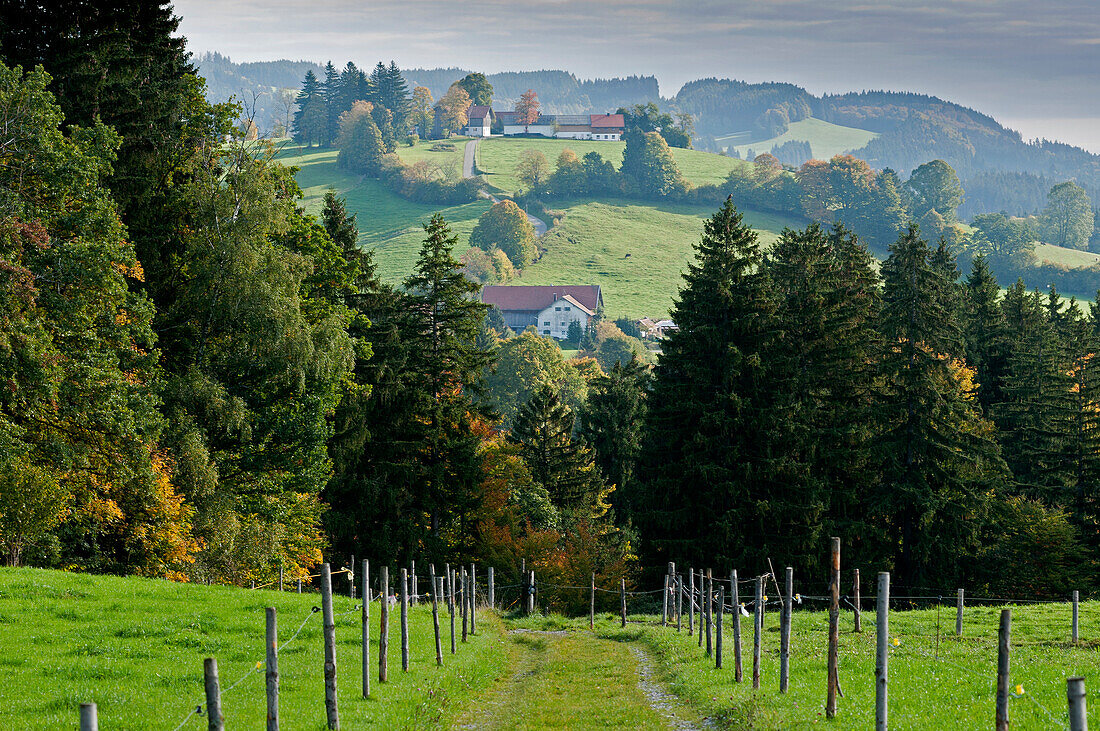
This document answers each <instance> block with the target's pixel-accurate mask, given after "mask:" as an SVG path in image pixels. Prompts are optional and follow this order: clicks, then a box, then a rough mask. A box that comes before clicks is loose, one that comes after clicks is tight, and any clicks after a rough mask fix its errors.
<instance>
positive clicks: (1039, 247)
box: [1035, 243, 1100, 269]
mask: <svg viewBox="0 0 1100 731" xmlns="http://www.w3.org/2000/svg"><path fill="white" fill-rule="evenodd" d="M1035 259H1036V261H1038V262H1039V263H1040V264H1051V265H1053V266H1062V267H1066V268H1067V269H1082V268H1085V267H1091V266H1095V265H1097V264H1100V254H1097V253H1095V252H1092V251H1082V250H1080V249H1068V248H1066V247H1064V246H1055V245H1054V244H1043V243H1038V244H1035Z"/></svg>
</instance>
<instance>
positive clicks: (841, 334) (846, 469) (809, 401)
mask: <svg viewBox="0 0 1100 731" xmlns="http://www.w3.org/2000/svg"><path fill="white" fill-rule="evenodd" d="M765 271H766V273H767V275H768V277H769V278H770V281H771V283H772V286H773V287H774V290H775V297H776V302H777V307H778V310H777V314H776V322H777V337H776V339H775V341H774V342H773V343H772V347H771V348H770V349H769V351H768V353H767V362H768V368H769V380H770V388H771V390H772V394H771V397H770V398H771V400H772V403H773V409H774V412H775V414H776V418H775V419H774V424H773V426H771V427H770V439H771V441H772V447H771V450H772V452H773V453H775V454H778V455H782V456H783V462H782V467H783V469H782V471H781V472H780V475H781V478H780V479H777V480H775V482H774V485H773V487H772V489H771V491H770V494H769V495H768V498H767V499H768V503H769V512H770V515H771V520H772V522H773V524H774V526H775V529H774V530H775V533H776V534H777V535H783V536H786V539H785V540H784V541H782V543H781V544H780V545H778V546H777V547H776V548H777V549H778V553H777V554H776V555H775V557H776V558H781V559H782V560H783V561H785V562H786V563H787V565H792V566H795V567H796V570H797V571H813V570H815V569H816V568H818V567H819V565H820V564H821V556H822V552H821V545H822V543H821V542H822V540H823V538H824V537H825V536H829V535H839V536H841V537H842V539H843V540H844V543H845V545H846V546H849V549H850V550H851V551H854V555H863V556H868V553H869V552H870V553H871V554H873V552H874V549H875V542H874V541H873V540H872V536H873V530H872V528H871V526H870V525H869V524H868V521H866V520H865V519H862V518H861V517H860V516H861V511H860V510H859V506H861V505H863V504H865V503H866V502H867V498H868V495H869V492H870V488H871V485H873V484H874V482H875V475H874V473H873V470H872V469H871V459H870V447H871V444H872V440H873V437H874V434H875V432H874V428H873V423H874V418H873V416H874V412H873V406H874V402H875V391H874V384H875V374H874V364H875V362H876V360H877V359H878V354H879V348H880V343H879V338H878V336H877V333H876V331H875V325H876V322H877V316H878V311H879V308H880V306H881V302H880V294H879V286H878V285H879V280H878V276H877V275H876V273H875V271H874V268H873V267H872V259H871V256H870V254H869V253H868V252H867V250H866V249H865V248H864V247H863V246H862V245H861V244H860V243H859V242H858V241H857V240H856V239H855V238H854V237H853V236H852V235H851V234H850V233H849V232H847V231H846V230H845V229H843V228H842V227H840V226H837V227H835V228H834V229H833V230H832V231H831V232H825V231H823V230H822V229H821V227H820V226H819V225H817V224H814V225H811V226H810V227H808V228H807V229H806V230H805V231H791V230H787V231H784V232H783V235H782V236H781V237H780V239H779V241H778V242H776V244H775V245H774V246H773V247H772V249H771V250H770V251H769V252H768V256H767V259H766V262H765ZM868 557H870V556H868Z"/></svg>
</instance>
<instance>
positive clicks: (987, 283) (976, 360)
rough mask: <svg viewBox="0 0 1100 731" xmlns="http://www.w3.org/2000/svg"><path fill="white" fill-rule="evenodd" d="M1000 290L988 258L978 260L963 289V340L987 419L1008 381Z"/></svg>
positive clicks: (983, 257) (979, 400)
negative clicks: (1004, 380) (1004, 384)
mask: <svg viewBox="0 0 1100 731" xmlns="http://www.w3.org/2000/svg"><path fill="white" fill-rule="evenodd" d="M1000 296H1001V292H1000V287H999V286H998V284H997V279H996V278H995V277H994V276H993V272H992V271H991V270H990V268H989V265H988V264H987V263H986V259H985V256H983V255H982V254H979V255H978V256H976V257H974V261H973V263H972V265H971V270H970V275H969V276H968V277H967V278H966V283H965V285H964V287H963V336H964V338H965V341H966V362H967V363H969V364H970V366H971V367H972V368H974V371H975V377H976V378H977V380H978V403H979V404H980V405H981V407H982V414H983V415H984V416H985V417H986V418H990V417H992V406H993V404H994V403H996V402H998V401H1000V399H1001V379H1002V378H1003V377H1004V346H1005V342H1004V341H1005V317H1004V312H1003V311H1002V310H1001V306H1000Z"/></svg>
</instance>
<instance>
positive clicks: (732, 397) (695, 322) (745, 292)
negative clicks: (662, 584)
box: [638, 199, 774, 565]
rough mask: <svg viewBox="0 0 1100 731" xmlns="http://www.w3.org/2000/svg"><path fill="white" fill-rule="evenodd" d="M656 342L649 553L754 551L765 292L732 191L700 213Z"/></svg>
mask: <svg viewBox="0 0 1100 731" xmlns="http://www.w3.org/2000/svg"><path fill="white" fill-rule="evenodd" d="M695 252H696V257H695V261H694V262H693V263H692V264H690V265H689V267H688V271H687V273H686V274H685V275H684V288H683V289H682V290H681V292H680V296H679V299H678V300H677V302H676V303H675V306H674V309H673V312H672V319H673V320H674V321H675V322H676V324H677V326H678V327H679V330H678V331H676V332H673V333H672V334H671V335H670V336H669V337H668V338H667V339H666V340H665V341H664V343H663V349H664V355H662V357H661V359H660V361H659V363H658V364H657V367H656V370H655V377H654V385H653V392H652V394H651V397H650V399H649V403H650V408H649V417H648V419H647V422H646V449H645V450H644V455H645V457H644V458H643V464H644V474H645V477H646V482H645V486H644V494H643V497H642V498H641V499H640V500H639V504H640V505H644V506H645V509H644V510H643V511H640V512H639V514H638V520H639V526H640V527H641V528H642V529H643V530H642V535H644V536H646V537H647V538H646V540H647V541H648V551H647V553H648V557H647V561H646V562H647V563H649V564H650V565H658V564H660V563H662V562H664V561H666V560H674V561H680V562H683V561H693V562H698V564H699V565H701V564H702V562H704V561H706V562H718V563H728V562H731V561H732V562H734V563H737V564H739V565H748V563H749V559H750V558H757V559H758V558H761V556H762V550H763V549H762V547H761V545H760V543H761V540H762V539H763V538H764V537H765V536H766V535H768V534H769V533H770V532H771V529H770V526H769V524H768V521H767V519H766V516H765V515H764V514H762V513H761V512H760V511H759V510H758V509H757V507H756V505H757V503H756V500H757V498H759V497H760V495H759V494H758V493H757V491H756V489H755V486H756V485H757V484H758V480H757V471H758V469H760V468H761V460H762V459H763V457H764V456H765V455H764V454H763V452H764V448H765V433H766V432H767V428H768V427H767V421H766V420H765V419H763V416H764V414H765V408H764V405H763V404H762V403H761V401H762V393H761V391H762V387H761V381H762V379H764V378H765V375H766V374H765V369H766V364H765V363H764V362H763V361H762V357H763V353H764V352H765V350H766V348H767V347H768V345H769V342H770V339H771V337H772V332H773V319H772V315H773V311H774V305H773V303H772V295H771V292H770V289H769V287H768V286H767V283H766V280H765V277H764V275H762V274H761V273H760V271H759V265H760V261H761V257H760V248H759V245H758V243H757V238H756V234H755V233H754V232H753V231H752V229H750V228H749V227H748V226H747V225H745V223H744V221H743V219H742V216H741V214H740V213H738V212H737V211H736V209H735V208H734V206H733V203H732V201H731V200H730V199H727V200H726V203H725V204H724V205H723V206H722V208H721V209H720V210H719V211H718V212H717V213H715V214H714V215H713V216H712V217H711V219H710V220H709V221H707V222H706V223H705V224H704V233H703V237H702V240H701V241H700V242H699V244H697V245H696V247H695Z"/></svg>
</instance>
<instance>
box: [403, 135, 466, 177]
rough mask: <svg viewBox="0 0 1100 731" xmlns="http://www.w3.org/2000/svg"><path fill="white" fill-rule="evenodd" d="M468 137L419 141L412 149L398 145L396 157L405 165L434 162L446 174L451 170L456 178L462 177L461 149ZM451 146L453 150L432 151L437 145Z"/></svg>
mask: <svg viewBox="0 0 1100 731" xmlns="http://www.w3.org/2000/svg"><path fill="white" fill-rule="evenodd" d="M469 139H470V138H469V137H452V138H451V139H449V140H420V141H418V142H417V143H416V144H415V145H413V146H412V147H408V146H406V145H398V147H397V156H398V157H400V158H401V159H402V160H403V161H405V162H406V163H409V164H412V163H415V162H420V161H421V160H427V161H429V162H434V163H436V164H437V165H439V166H440V167H442V168H443V169H444V170H446V171H447V172H448V174H449V173H450V172H451V171H452V170H453V171H454V174H455V175H456V176H458V175H462V148H463V147H465V145H466V142H467V140H469ZM441 143H442V144H443V145H448V144H449V145H453V146H454V149H453V150H438V151H437V150H433V149H432V147H434V146H435V145H439V144H441Z"/></svg>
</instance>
